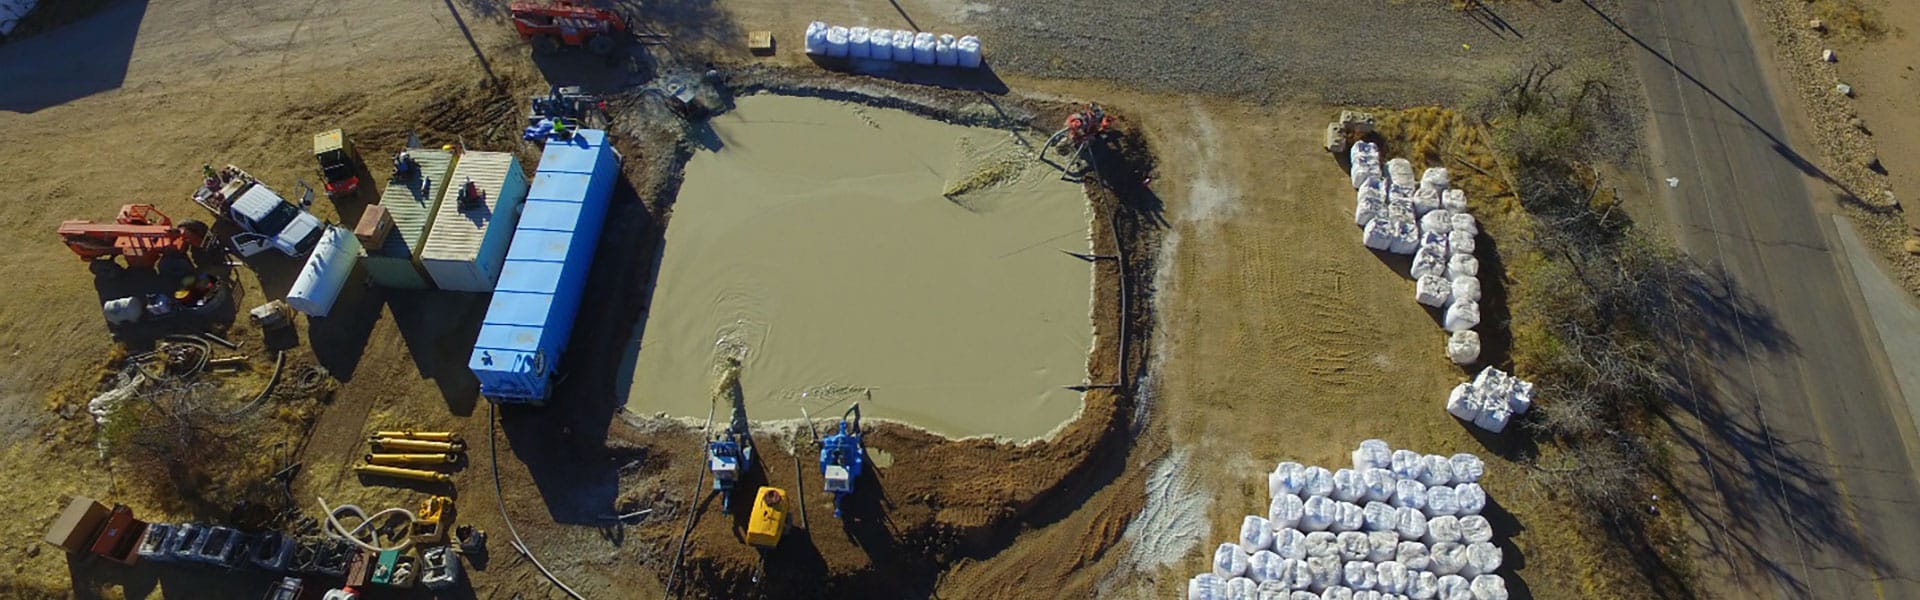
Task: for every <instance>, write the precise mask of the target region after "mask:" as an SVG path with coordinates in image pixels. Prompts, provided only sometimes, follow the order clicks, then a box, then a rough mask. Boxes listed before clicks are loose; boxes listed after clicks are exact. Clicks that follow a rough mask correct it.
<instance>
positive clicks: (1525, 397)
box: [1507, 377, 1533, 415]
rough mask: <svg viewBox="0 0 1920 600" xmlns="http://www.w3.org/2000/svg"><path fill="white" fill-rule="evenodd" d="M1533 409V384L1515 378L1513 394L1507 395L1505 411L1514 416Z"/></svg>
mask: <svg viewBox="0 0 1920 600" xmlns="http://www.w3.org/2000/svg"><path fill="white" fill-rule="evenodd" d="M1531 408H1533V382H1531V381H1527V380H1524V379H1520V378H1518V377H1515V378H1514V379H1513V393H1511V394H1508V395H1507V410H1508V411H1509V412H1512V413H1513V414H1516V415H1524V414H1527V410H1528V409H1531Z"/></svg>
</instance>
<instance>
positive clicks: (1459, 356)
mask: <svg viewBox="0 0 1920 600" xmlns="http://www.w3.org/2000/svg"><path fill="white" fill-rule="evenodd" d="M1449 296H1451V294H1449ZM1447 359H1448V360H1451V361H1453V364H1456V365H1461V366H1466V365H1470V364H1473V363H1474V361H1477V360H1480V334H1479V333H1478V332H1475V331H1474V330H1471V329H1469V330H1466V331H1455V332H1453V334H1451V335H1449V336H1447ZM1461 385H1462V386H1463V387H1464V386H1465V385H1466V384H1461ZM1448 401H1449V402H1451V401H1452V399H1451V398H1449V399H1448ZM1448 412H1449V413H1451V412H1452V411H1451V410H1449V411H1448Z"/></svg>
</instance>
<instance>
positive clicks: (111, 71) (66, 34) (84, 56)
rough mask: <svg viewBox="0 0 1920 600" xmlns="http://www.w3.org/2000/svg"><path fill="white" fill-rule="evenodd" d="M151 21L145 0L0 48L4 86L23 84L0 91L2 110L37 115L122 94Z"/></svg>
mask: <svg viewBox="0 0 1920 600" xmlns="http://www.w3.org/2000/svg"><path fill="white" fill-rule="evenodd" d="M43 4H44V3H43ZM47 10H48V9H45V8H43V9H42V12H46V11H47ZM146 15H147V1H146V0H127V1H123V2H115V3H113V4H111V5H110V6H107V7H106V8H104V9H101V10H100V12H97V13H94V14H93V15H90V16H88V17H86V18H83V19H81V20H79V21H77V22H74V23H71V24H69V25H66V26H63V27H58V28H56V29H53V30H50V31H45V32H42V33H40V34H39V35H34V36H31V37H27V38H24V39H20V40H15V41H10V42H8V43H7V44H5V45H0V81H8V82H16V83H18V84H20V85H9V86H4V88H0V110H3V111H11V112H17V113H32V112H37V111H39V110H41V109H44V108H49V107H53V106H59V105H61V104H66V103H68V102H71V101H74V100H77V99H80V98H85V97H87V96H91V95H94V94H98V93H100V92H105V91H108V90H115V89H119V88H120V86H121V85H123V84H125V83H126V80H127V65H128V63H130V62H131V61H132V60H133V43H134V39H135V38H136V37H137V36H138V35H139V32H140V23H141V21H143V20H145V19H146ZM31 18H32V17H29V19H31Z"/></svg>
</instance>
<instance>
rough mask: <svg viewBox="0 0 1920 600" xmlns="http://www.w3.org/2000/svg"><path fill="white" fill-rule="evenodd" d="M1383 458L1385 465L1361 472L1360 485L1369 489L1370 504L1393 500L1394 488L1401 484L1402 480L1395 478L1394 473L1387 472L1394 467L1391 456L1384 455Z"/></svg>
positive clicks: (1367, 495) (1367, 497)
mask: <svg viewBox="0 0 1920 600" xmlns="http://www.w3.org/2000/svg"><path fill="white" fill-rule="evenodd" d="M1381 458H1383V459H1384V461H1383V464H1381V465H1380V466H1378V467H1374V468H1371V469H1367V470H1365V471H1361V472H1360V485H1361V486H1363V487H1365V488H1367V494H1366V500H1367V501H1368V502H1386V501H1388V500H1392V499H1393V490H1394V486H1395V485H1398V484H1399V483H1400V478H1399V477H1395V476H1394V475H1393V471H1389V470H1387V468H1388V467H1391V466H1393V459H1392V458H1391V455H1384V456H1382V457H1381Z"/></svg>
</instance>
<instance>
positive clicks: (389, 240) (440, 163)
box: [366, 149, 455, 290]
mask: <svg viewBox="0 0 1920 600" xmlns="http://www.w3.org/2000/svg"><path fill="white" fill-rule="evenodd" d="M407 153H408V155H409V156H412V157H413V162H414V164H417V165H420V171H419V174H418V175H417V176H412V177H406V178H404V179H392V180H389V181H387V189H386V191H385V192H383V193H381V194H380V206H381V207H382V208H384V209H386V211H387V216H388V217H390V218H392V219H393V229H392V231H391V232H389V233H387V237H386V241H384V242H381V243H380V244H378V247H370V248H368V249H367V252H366V259H367V260H366V262H367V277H368V278H370V279H372V280H373V283H374V285H378V286H381V287H389V288H401V289H409V290H424V289H427V288H428V287H431V284H432V282H431V281H429V280H428V279H427V276H426V271H425V270H424V267H422V266H420V256H419V253H420V249H421V247H422V246H423V245H424V244H425V243H426V240H427V230H428V229H429V228H430V227H432V226H433V217H434V213H435V211H438V210H440V199H441V192H442V191H443V190H444V189H445V188H446V182H447V181H448V177H449V176H450V175H451V174H452V173H453V165H454V162H455V157H454V155H453V153H452V152H448V151H445V150H429V149H415V150H409V151H408V152H407Z"/></svg>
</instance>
